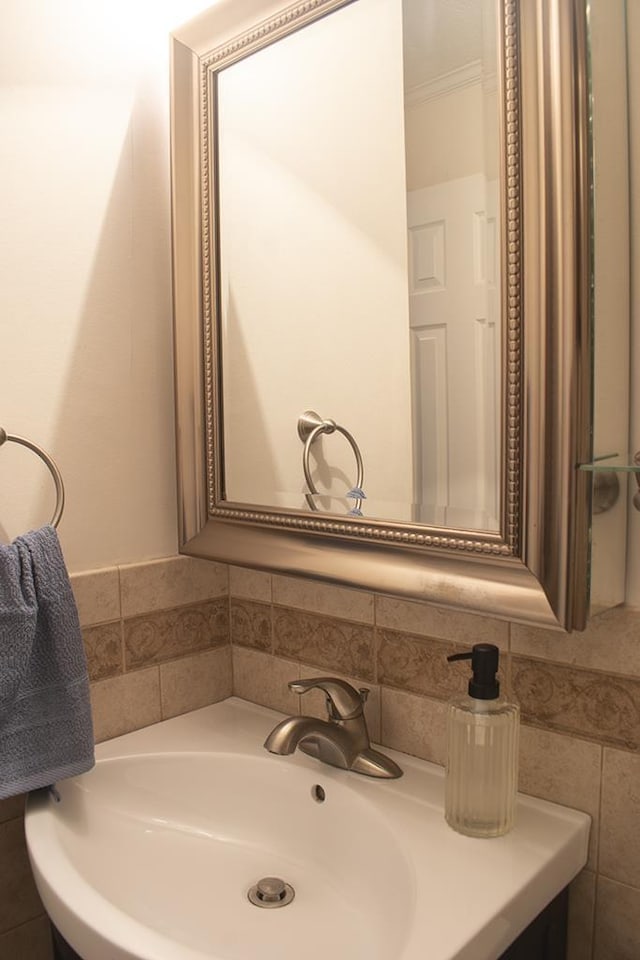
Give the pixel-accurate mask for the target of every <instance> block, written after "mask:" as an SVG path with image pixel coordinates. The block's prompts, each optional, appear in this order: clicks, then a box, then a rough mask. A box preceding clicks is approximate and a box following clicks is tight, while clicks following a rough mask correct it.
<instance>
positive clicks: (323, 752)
mask: <svg viewBox="0 0 640 960" xmlns="http://www.w3.org/2000/svg"><path fill="white" fill-rule="evenodd" d="M316 688H318V689H320V690H323V691H324V694H325V699H326V704H327V714H328V719H327V720H318V719H317V718H316V717H305V716H300V717H287V719H286V720H282V721H281V722H280V723H279V724H277V726H275V727H274V728H273V730H272V731H271V733H270V734H269V736H268V737H267V739H266V740H265V742H264V746H265V748H266V749H267V750H268V751H269V752H270V753H276V754H280V755H287V754H290V753H293V752H294V750H295V749H296V747H299V748H300V750H302V752H303V753H306V754H308V755H309V756H310V757H316V758H317V759H318V760H322V762H323V763H329V764H331V766H332V767H341V768H342V769H343V770H353V771H354V773H362V774H364V776H366V777H386V778H389V779H390V778H396V777H401V776H402V770H401V769H400V767H399V766H398V764H397V763H395V762H394V761H393V760H392V759H391V758H390V757H387V756H385V755H384V754H383V753H379V752H378V751H377V750H374V749H373V748H372V747H371V744H370V742H369V732H368V730H367V721H366V720H365V716H364V704H365V701H366V699H367V696H368V695H369V691H368V690H367V688H366V687H363V688H362V689H360V690H356V689H355V688H354V687H352V686H351V684H350V683H346V681H344V680H338V679H337V678H335V677H319V678H318V679H311V680H292V681H291V682H290V683H289V689H290V690H291V691H292V692H293V693H300V694H303V693H306V692H307V691H308V690H313V689H316Z"/></svg>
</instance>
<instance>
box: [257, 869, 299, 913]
mask: <svg viewBox="0 0 640 960" xmlns="http://www.w3.org/2000/svg"><path fill="white" fill-rule="evenodd" d="M295 895H296V892H295V890H294V889H293V887H292V886H291V884H290V883H285V882H284V880H281V879H280V877H263V878H262V880H258V882H257V883H256V884H254V886H253V887H251V889H250V890H249V892H248V893H247V896H248V897H249V900H250V901H251V903H253V904H254V906H256V907H264V908H265V909H267V910H270V909H273V907H286V905H287V904H288V903H291V901H292V900H293V898H294V897H295Z"/></svg>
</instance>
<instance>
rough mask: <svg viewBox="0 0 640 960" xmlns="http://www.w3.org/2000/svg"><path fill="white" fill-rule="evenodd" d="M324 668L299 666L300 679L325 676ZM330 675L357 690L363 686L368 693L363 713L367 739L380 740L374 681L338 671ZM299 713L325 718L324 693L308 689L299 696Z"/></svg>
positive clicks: (378, 692) (378, 698)
mask: <svg viewBox="0 0 640 960" xmlns="http://www.w3.org/2000/svg"><path fill="white" fill-rule="evenodd" d="M326 676H327V671H326V670H317V669H315V668H314V667H301V668H300V677H301V679H313V678H314V677H326ZM331 677H335V678H337V679H338V680H346V682H347V683H350V684H351V686H352V687H355V688H356V690H359V689H360V688H361V687H365V688H366V689H367V690H368V691H369V694H368V696H367V699H366V702H365V705H364V714H365V717H366V720H367V729H368V730H369V739H370V740H373V741H375V742H376V743H379V742H380V688H379V687H378V686H376V684H374V683H363V682H362V680H357V679H356V678H355V677H345V676H344V675H342V674H339V673H332V674H331ZM300 713H302V714H305V715H306V716H309V717H319V718H320V719H321V720H326V718H327V705H326V702H325V695H324V692H323V691H322V690H309V691H308V692H307V693H305V694H303V695H302V696H301V697H300Z"/></svg>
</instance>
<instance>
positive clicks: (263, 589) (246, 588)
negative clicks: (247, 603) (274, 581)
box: [229, 567, 271, 603]
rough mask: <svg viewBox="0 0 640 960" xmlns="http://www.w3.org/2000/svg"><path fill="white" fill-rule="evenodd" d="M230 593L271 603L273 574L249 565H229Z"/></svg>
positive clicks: (246, 598) (233, 595)
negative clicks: (249, 567) (251, 568)
mask: <svg viewBox="0 0 640 960" xmlns="http://www.w3.org/2000/svg"><path fill="white" fill-rule="evenodd" d="M229 594H230V595H231V596H232V597H244V598H245V600H260V601H262V602H263V603H271V574H270V573H263V572H262V571H261V570H249V569H247V567H229Z"/></svg>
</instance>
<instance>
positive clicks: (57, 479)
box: [0, 427, 64, 527]
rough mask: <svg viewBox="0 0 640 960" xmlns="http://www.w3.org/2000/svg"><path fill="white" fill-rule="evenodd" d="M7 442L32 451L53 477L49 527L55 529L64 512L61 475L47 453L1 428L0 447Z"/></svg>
mask: <svg viewBox="0 0 640 960" xmlns="http://www.w3.org/2000/svg"><path fill="white" fill-rule="evenodd" d="M7 440H10V441H12V442H13V443H19V444H21V445H22V446H23V447H28V448H29V450H33V452H34V453H37V454H38V456H39V457H40V459H41V460H43V461H44V463H46V465H47V467H48V468H49V472H50V473H51V476H52V477H53V482H54V483H55V485H56V508H55V511H54V514H53V517H52V518H51V526H52V527H57V526H58V524H59V523H60V517H61V516H62V511H63V510H64V483H63V482H62V474H61V473H60V471H59V470H58V467H57V466H56V464H55V462H54V461H53V460H52V459H51V457H50V456H49V454H48V453H45V451H44V450H43V449H42V448H41V447H39V446H38V445H37V443H32V442H31V440H26V439H25V438H24V437H16V436H15V435H14V434H11V433H7V431H6V430H4V429H3V428H2V427H0V447H1V446H2V445H3V443H6V442H7Z"/></svg>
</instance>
